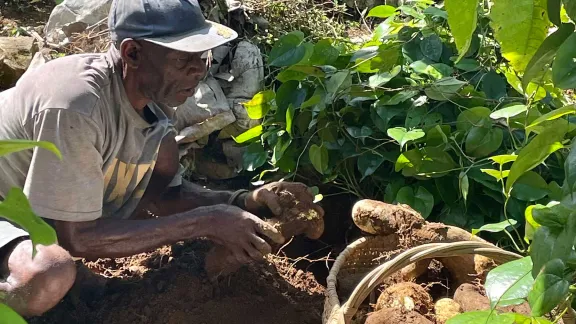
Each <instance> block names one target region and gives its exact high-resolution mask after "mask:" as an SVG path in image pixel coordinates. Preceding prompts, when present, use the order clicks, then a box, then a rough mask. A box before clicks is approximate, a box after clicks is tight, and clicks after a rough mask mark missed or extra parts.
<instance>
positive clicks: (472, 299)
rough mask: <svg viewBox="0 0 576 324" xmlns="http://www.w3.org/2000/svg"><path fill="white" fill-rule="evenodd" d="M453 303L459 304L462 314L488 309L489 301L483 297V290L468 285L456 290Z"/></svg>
mask: <svg viewBox="0 0 576 324" xmlns="http://www.w3.org/2000/svg"><path fill="white" fill-rule="evenodd" d="M454 301H455V302H457V303H458V304H460V307H462V311H463V312H464V313H465V312H471V311H478V310H486V309H490V301H489V300H488V297H486V295H484V292H483V289H482V288H480V287H478V286H475V285H472V284H468V283H465V284H462V285H461V286H460V287H458V289H456V292H455V293H454Z"/></svg>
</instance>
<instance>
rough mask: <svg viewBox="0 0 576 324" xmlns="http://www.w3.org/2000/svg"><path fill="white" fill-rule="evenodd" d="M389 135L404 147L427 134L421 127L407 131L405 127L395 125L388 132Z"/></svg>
mask: <svg viewBox="0 0 576 324" xmlns="http://www.w3.org/2000/svg"><path fill="white" fill-rule="evenodd" d="M387 134H388V136H390V137H392V138H393V139H394V140H396V142H398V143H399V144H400V147H401V148H402V147H404V145H405V144H406V143H408V142H410V141H414V140H417V139H419V138H422V137H424V135H426V134H425V133H424V131H422V130H421V129H413V130H410V131H407V130H406V128H404V127H394V128H390V129H388V132H387Z"/></svg>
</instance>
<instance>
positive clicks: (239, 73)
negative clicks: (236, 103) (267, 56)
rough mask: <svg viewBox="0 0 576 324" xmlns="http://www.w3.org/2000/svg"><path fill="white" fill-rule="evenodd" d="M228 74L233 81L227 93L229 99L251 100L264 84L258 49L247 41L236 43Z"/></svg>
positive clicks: (262, 67) (261, 62)
mask: <svg viewBox="0 0 576 324" xmlns="http://www.w3.org/2000/svg"><path fill="white" fill-rule="evenodd" d="M230 73H232V75H233V76H234V80H233V81H232V82H231V83H230V89H229V92H228V93H227V97H228V98H229V99H237V98H244V99H251V98H252V97H253V96H254V95H255V94H256V93H258V91H260V89H261V88H262V83H263V82H264V63H263V61H262V54H261V53H260V49H259V48H258V47H257V46H256V45H254V44H252V43H250V42H247V41H241V42H240V43H238V47H237V48H236V53H235V54H234V58H233V59H232V64H231V68H230Z"/></svg>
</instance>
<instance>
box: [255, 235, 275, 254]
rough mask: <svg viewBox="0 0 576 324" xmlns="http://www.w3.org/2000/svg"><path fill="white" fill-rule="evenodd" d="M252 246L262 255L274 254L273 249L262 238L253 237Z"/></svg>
mask: <svg viewBox="0 0 576 324" xmlns="http://www.w3.org/2000/svg"><path fill="white" fill-rule="evenodd" d="M251 243H252V245H253V246H254V247H255V248H256V249H257V250H258V251H260V253H261V254H262V255H267V254H270V253H272V248H271V247H270V245H269V244H268V243H266V241H264V240H263V239H262V238H261V237H259V236H256V235H253V236H252V239H251Z"/></svg>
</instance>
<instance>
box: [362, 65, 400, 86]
mask: <svg viewBox="0 0 576 324" xmlns="http://www.w3.org/2000/svg"><path fill="white" fill-rule="evenodd" d="M401 70H402V67H401V66H399V65H397V66H395V67H394V68H393V69H392V71H390V72H383V73H378V74H374V75H372V76H370V77H369V78H368V85H369V86H370V87H372V88H377V87H379V86H381V85H384V84H386V83H388V81H390V80H392V79H393V78H394V77H395V76H397V75H398V73H400V71H401Z"/></svg>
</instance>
